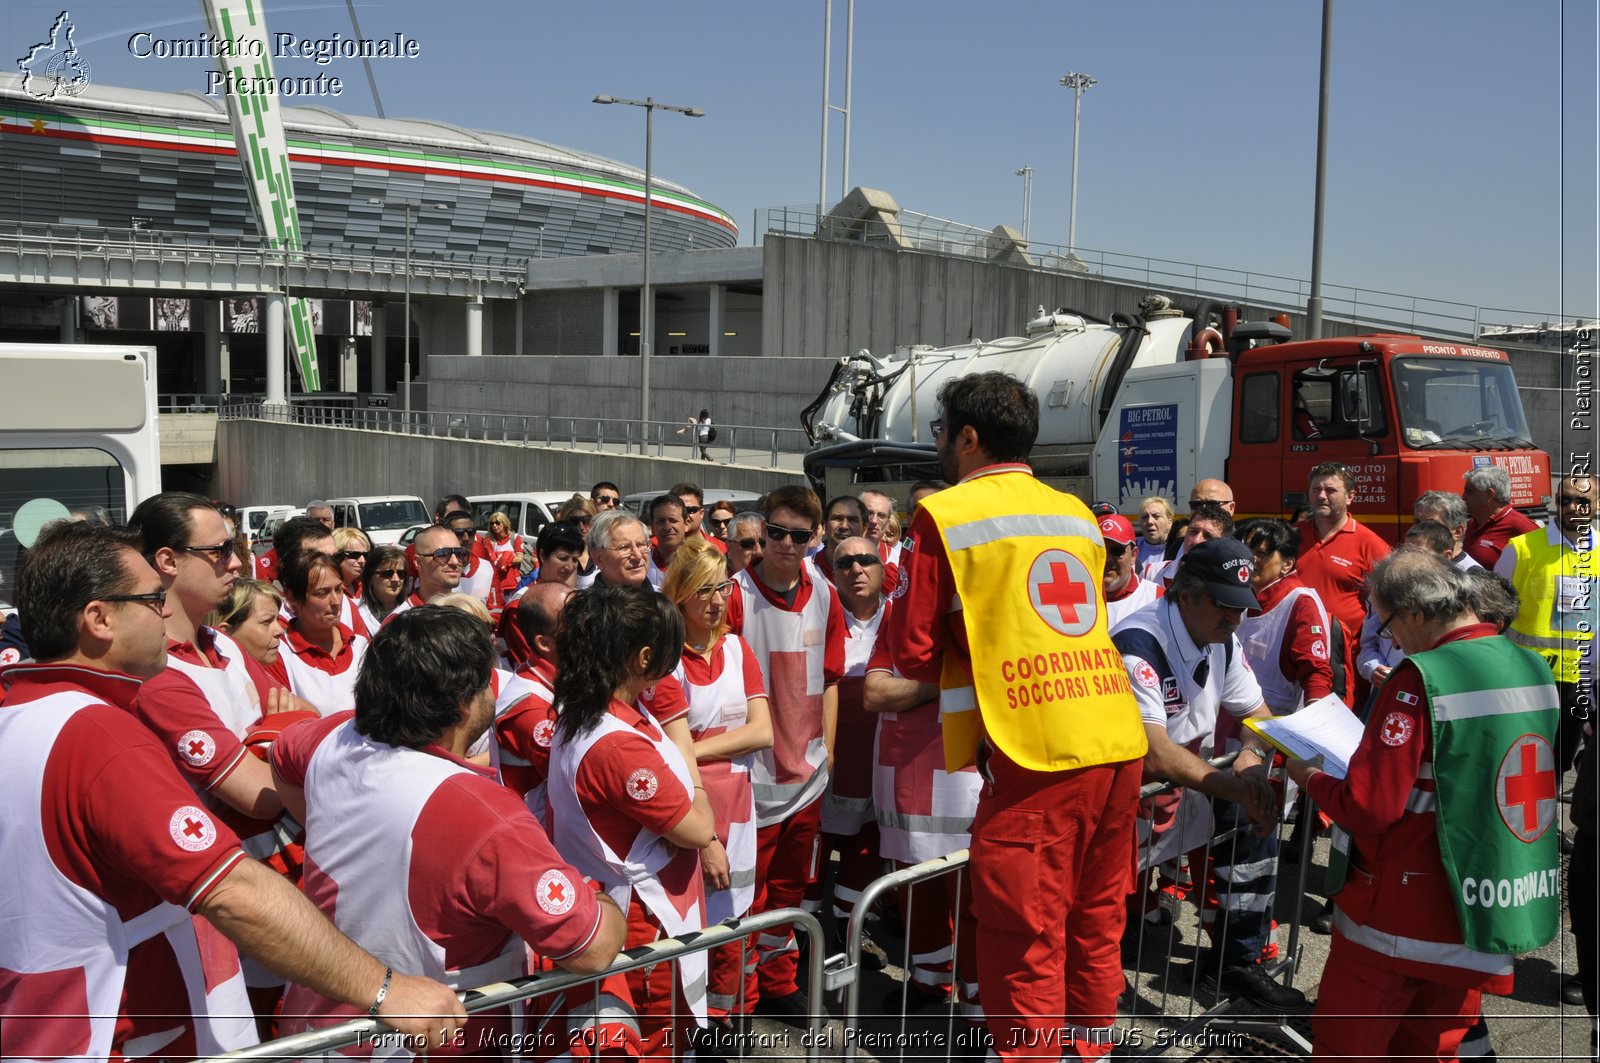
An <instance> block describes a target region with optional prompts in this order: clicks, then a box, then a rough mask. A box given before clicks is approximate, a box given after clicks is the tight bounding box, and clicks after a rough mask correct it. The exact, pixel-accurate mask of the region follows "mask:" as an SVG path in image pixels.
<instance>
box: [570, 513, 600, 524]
mask: <svg viewBox="0 0 1600 1063" xmlns="http://www.w3.org/2000/svg"><path fill="white" fill-rule="evenodd" d="M567 523H568V524H593V523H594V518H593V517H591V516H589V515H588V514H587V513H577V514H574V515H573V516H570V517H568V518H567Z"/></svg>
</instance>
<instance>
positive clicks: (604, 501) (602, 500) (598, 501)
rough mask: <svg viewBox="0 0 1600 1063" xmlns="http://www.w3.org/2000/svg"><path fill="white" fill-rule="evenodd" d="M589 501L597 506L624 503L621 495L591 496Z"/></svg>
mask: <svg viewBox="0 0 1600 1063" xmlns="http://www.w3.org/2000/svg"><path fill="white" fill-rule="evenodd" d="M589 501H591V502H593V503H594V504H595V505H597V506H614V505H616V504H617V503H618V502H621V501H622V496H621V495H590V496H589Z"/></svg>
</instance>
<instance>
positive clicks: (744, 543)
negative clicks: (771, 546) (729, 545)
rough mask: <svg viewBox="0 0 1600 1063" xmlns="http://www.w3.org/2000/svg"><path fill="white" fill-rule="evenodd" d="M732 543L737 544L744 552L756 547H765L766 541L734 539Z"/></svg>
mask: <svg viewBox="0 0 1600 1063" xmlns="http://www.w3.org/2000/svg"><path fill="white" fill-rule="evenodd" d="M734 542H736V543H738V544H739V546H740V547H741V548H743V549H745V550H754V549H755V548H756V547H758V546H763V547H764V546H766V545H767V541H766V540H765V539H735V540H734Z"/></svg>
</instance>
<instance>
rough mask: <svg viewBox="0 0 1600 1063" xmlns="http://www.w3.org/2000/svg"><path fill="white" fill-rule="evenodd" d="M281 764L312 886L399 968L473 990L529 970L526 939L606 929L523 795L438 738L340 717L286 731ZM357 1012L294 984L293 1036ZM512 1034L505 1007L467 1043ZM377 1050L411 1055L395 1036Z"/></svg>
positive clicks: (353, 934) (565, 939) (333, 912)
mask: <svg viewBox="0 0 1600 1063" xmlns="http://www.w3.org/2000/svg"><path fill="white" fill-rule="evenodd" d="M272 764H273V768H274V770H275V771H277V773H278V774H279V775H280V776H282V777H283V778H284V779H285V780H287V781H288V782H290V783H292V784H294V785H296V786H299V787H301V788H302V789H303V790H304V791H305V798H306V874H305V892H306V896H307V897H309V898H310V899H311V900H312V901H313V902H315V903H316V905H317V907H319V908H320V909H321V910H322V912H323V914H325V915H326V916H328V918H329V919H331V920H332V921H333V922H334V924H335V925H336V926H338V928H339V929H340V930H342V931H343V932H344V933H345V934H347V935H349V936H350V938H351V939H352V940H354V941H355V942H356V944H358V945H360V946H361V947H362V948H364V949H366V950H367V951H368V952H370V953H372V955H374V956H376V957H377V958H378V959H380V960H382V961H383V962H384V963H386V964H388V965H390V966H392V967H394V968H395V969H396V970H397V971H405V972H407V973H408V974H420V975H424V976H426V977H429V978H433V979H436V980H438V981H441V982H444V983H445V984H447V985H449V986H451V987H452V988H458V989H470V988H474V987H476V986H480V985H484V984H486V983H489V982H494V981H499V980H503V979H507V978H515V977H519V976H520V975H522V974H525V973H527V968H528V963H527V953H526V950H525V949H524V947H523V943H524V942H526V943H527V945H528V946H529V947H531V948H532V949H533V950H534V951H535V952H536V953H538V954H539V955H541V956H543V957H546V958H548V959H551V960H561V959H564V958H566V957H568V956H572V955H575V954H577V953H579V952H581V951H583V949H585V948H587V947H588V945H589V943H590V942H591V941H592V940H593V938H594V935H595V933H596V931H597V930H598V929H599V926H600V909H599V905H598V904H597V903H596V900H595V896H594V893H593V891H591V890H589V889H588V888H586V887H585V886H584V883H583V879H582V876H581V875H580V874H579V873H578V872H577V871H576V870H575V869H574V868H573V867H571V866H570V865H568V864H567V863H566V861H564V860H562V859H561V857H560V856H559V855H557V853H556V852H555V850H554V849H553V848H552V847H551V845H550V841H549V839H548V838H547V837H546V836H545V833H544V831H543V829H541V828H540V826H539V824H538V823H537V822H535V821H534V819H533V817H532V816H531V815H529V814H528V810H527V809H526V808H524V807H523V806H522V803H521V802H520V801H518V800H517V799H516V797H515V796H513V795H512V794H509V793H507V792H506V791H505V789H504V788H503V787H502V786H500V785H499V784H498V783H496V782H495V781H494V779H493V777H492V775H491V773H490V772H488V771H486V770H484V769H481V768H475V767H474V766H472V765H471V764H469V763H467V762H466V761H464V760H460V759H458V758H456V757H454V756H452V755H451V754H450V753H449V752H447V751H446V750H444V749H442V748H440V747H439V746H436V745H430V746H427V747H425V748H423V749H407V748H401V747H397V746H390V745H385V744H384V743H381V742H375V741H373V740H371V739H368V738H365V737H363V736H362V735H361V734H360V733H358V732H357V731H356V729H355V724H354V720H353V714H350V713H340V714H338V715H335V716H332V717H329V718H328V719H325V720H317V721H311V722H307V723H302V724H297V725H295V726H293V727H290V728H288V729H286V730H285V731H284V733H283V735H282V737H280V738H279V740H278V742H277V743H276V744H275V745H274V746H273V750H272ZM401 884H403V887H404V888H396V887H397V886H400V885H401ZM361 1010H362V1009H361V1008H359V1007H351V1006H349V1005H344V1004H338V1003H335V1002H334V1001H331V1000H329V999H327V998H326V997H322V996H320V995H318V994H316V993H313V992H312V991H310V990H308V989H305V988H303V987H300V986H294V987H292V988H291V989H290V990H289V993H288V996H287V997H285V999H284V1006H283V1019H282V1022H283V1028H284V1032H285V1033H289V1032H297V1031H300V1030H304V1029H311V1028H316V1027H321V1026H328V1025H333V1024H335V1023H338V1022H343V1021H345V1020H348V1019H350V1018H353V1017H356V1016H357V1015H359V1014H360V1013H361ZM511 1030H512V1027H511V1025H510V1020H509V1019H508V1018H507V1017H506V1016H505V1015H504V1013H502V1014H500V1015H499V1016H498V1017H497V1016H494V1015H493V1014H492V1013H491V1015H490V1016H488V1017H484V1018H480V1017H476V1016H475V1017H474V1018H473V1020H472V1021H471V1022H469V1024H468V1026H467V1036H466V1038H465V1039H464V1043H465V1044H466V1045H467V1046H470V1047H469V1049H468V1051H469V1052H470V1051H472V1050H473V1049H475V1048H476V1047H477V1046H479V1045H481V1044H484V1043H487V1042H485V1041H484V1040H482V1038H483V1037H484V1036H503V1035H504V1034H508V1033H510V1032H511ZM480 1031H482V1032H480ZM375 1054H376V1055H379V1056H393V1055H400V1056H403V1057H409V1053H408V1052H406V1051H405V1050H404V1049H402V1048H399V1047H398V1046H397V1045H391V1046H388V1049H387V1051H386V1050H385V1049H383V1048H380V1049H378V1050H377V1051H376V1052H375ZM451 1054H454V1053H451Z"/></svg>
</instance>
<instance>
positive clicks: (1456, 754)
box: [1289, 547, 1561, 1059]
mask: <svg viewBox="0 0 1600 1063" xmlns="http://www.w3.org/2000/svg"><path fill="white" fill-rule="evenodd" d="M1470 580H1471V577H1469V576H1467V575H1466V574H1465V573H1463V572H1460V571H1458V570H1456V569H1454V568H1452V567H1451V566H1450V565H1449V564H1448V563H1446V562H1445V561H1444V559H1443V558H1441V557H1439V556H1438V555H1436V554H1433V553H1430V552H1428V551H1426V550H1419V549H1415V548H1412V547H1403V548H1401V549H1400V550H1397V551H1395V553H1394V554H1392V555H1391V556H1389V557H1388V558H1385V559H1384V560H1382V561H1380V562H1379V563H1378V564H1377V565H1376V566H1374V568H1373V570H1372V573H1371V575H1370V576H1369V577H1368V580H1367V587H1368V590H1369V591H1370V593H1371V597H1372V607H1373V609H1374V611H1376V612H1377V614H1378V615H1379V616H1380V617H1382V618H1383V621H1382V628H1381V630H1382V632H1383V633H1384V634H1385V635H1391V636H1392V637H1393V638H1394V641H1395V643H1396V644H1397V645H1398V646H1399V647H1400V648H1401V649H1402V650H1404V651H1405V653H1406V659H1405V660H1404V661H1403V662H1401V663H1400V664H1398V665H1396V666H1395V670H1394V673H1393V675H1391V676H1390V678H1389V681H1388V682H1387V683H1385V684H1384V685H1383V688H1382V689H1381V691H1380V692H1379V694H1378V700H1377V702H1376V704H1375V705H1374V706H1373V710H1372V713H1371V715H1370V716H1369V717H1368V720H1367V724H1366V728H1365V732H1364V734H1363V735H1362V738H1361V742H1360V745H1359V746H1358V747H1357V748H1356V751H1355V752H1354V753H1353V754H1352V755H1351V757H1350V762H1349V770H1348V772H1347V773H1345V775H1344V777H1343V778H1335V777H1334V776H1333V775H1332V774H1328V773H1326V772H1323V771H1322V770H1320V769H1319V768H1317V767H1315V766H1314V762H1311V761H1303V760H1293V761H1291V762H1290V764H1289V775H1290V776H1291V777H1292V778H1293V779H1294V780H1295V782H1297V783H1299V784H1300V785H1301V786H1302V787H1304V788H1305V790H1306V792H1307V793H1308V794H1309V795H1310V797H1311V798H1312V800H1314V801H1315V802H1316V805H1317V807H1318V808H1320V809H1322V810H1323V811H1325V812H1327V814H1328V815H1329V816H1330V817H1332V818H1333V820H1334V822H1335V823H1336V824H1338V825H1339V826H1340V827H1341V828H1342V829H1343V830H1344V831H1347V832H1348V844H1347V845H1346V846H1344V847H1343V848H1342V849H1340V850H1337V852H1338V857H1337V858H1336V859H1331V860H1330V861H1329V868H1328V875H1329V880H1328V886H1327V888H1328V891H1329V893H1330V895H1332V897H1333V900H1334V905H1335V910H1334V915H1333V942H1332V945H1331V946H1330V948H1329V950H1328V962H1327V965H1326V966H1325V967H1324V968H1323V972H1322V988H1321V992H1320V994H1319V995H1318V999H1317V1008H1316V1011H1315V1012H1314V1013H1313V1014H1312V1018H1311V1023H1312V1028H1313V1030H1314V1032H1315V1034H1316V1044H1317V1051H1318V1052H1319V1053H1326V1054H1327V1055H1328V1056H1329V1057H1330V1058H1333V1057H1339V1058H1347V1057H1360V1058H1363V1059H1403V1058H1410V1057H1416V1056H1425V1057H1427V1058H1430V1059H1455V1058H1457V1054H1458V1049H1459V1047H1460V1045H1461V1041H1462V1038H1463V1036H1464V1035H1465V1034H1466V1032H1467V1030H1468V1029H1469V1027H1471V1026H1472V1025H1473V1022H1474V1019H1475V1018H1476V1017H1477V1016H1478V1015H1479V1014H1480V1012H1481V994H1482V993H1495V994H1501V995H1504V994H1509V993H1510V992H1511V991H1512V988H1513V983H1514V961H1515V959H1516V955H1517V954H1518V953H1523V952H1528V951H1532V950H1534V949H1537V948H1539V947H1540V946H1542V945H1544V944H1545V943H1546V942H1548V941H1550V940H1551V939H1552V938H1553V937H1555V935H1556V932H1557V930H1558V928H1559V925H1560V915H1561V911H1560V904H1561V899H1560V889H1559V888H1558V886H1559V876H1560V873H1561V872H1560V864H1561V859H1560V854H1559V852H1558V851H1557V848H1556V836H1557V834H1558V833H1559V829H1557V830H1552V829H1551V828H1552V827H1558V824H1557V823H1556V817H1557V814H1558V813H1557V809H1558V807H1559V806H1558V804H1557V800H1556V792H1557V782H1558V779H1559V769H1558V767H1557V765H1556V762H1555V750H1554V747H1553V740H1554V738H1555V732H1556V705H1557V698H1556V691H1555V687H1554V686H1553V684H1552V683H1551V682H1550V674H1549V668H1548V667H1547V666H1546V665H1545V664H1544V662H1543V661H1542V660H1540V659H1539V657H1538V656H1537V655H1536V654H1534V653H1532V652H1530V651H1529V650H1526V649H1524V648H1522V647H1520V646H1517V645H1515V644H1514V643H1512V642H1511V641H1510V640H1509V639H1506V638H1504V637H1502V636H1500V635H1498V634H1496V632H1495V627H1494V625H1493V624H1486V623H1482V622H1481V621H1480V618H1479V617H1478V616H1476V615H1475V614H1474V613H1473V611H1472V610H1471V609H1470V608H1468V606H1467V605H1466V602H1468V601H1470V600H1471V598H1472V594H1473V589H1472V586H1471V583H1470ZM1349 867H1354V868H1356V869H1357V870H1358V871H1359V872H1360V873H1359V874H1352V875H1349V876H1348V877H1346V876H1345V871H1346V870H1347V868H1349Z"/></svg>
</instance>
